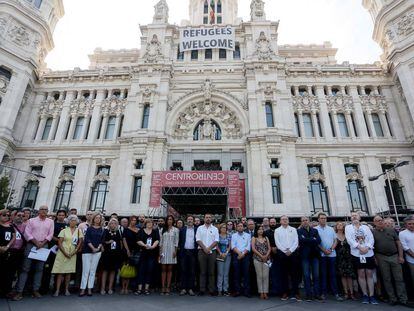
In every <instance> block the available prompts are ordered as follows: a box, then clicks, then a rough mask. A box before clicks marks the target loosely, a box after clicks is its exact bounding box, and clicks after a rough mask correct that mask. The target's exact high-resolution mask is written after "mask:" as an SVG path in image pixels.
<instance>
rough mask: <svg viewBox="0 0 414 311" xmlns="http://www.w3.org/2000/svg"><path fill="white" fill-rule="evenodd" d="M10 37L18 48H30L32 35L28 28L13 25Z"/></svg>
mask: <svg viewBox="0 0 414 311" xmlns="http://www.w3.org/2000/svg"><path fill="white" fill-rule="evenodd" d="M8 35H9V38H10V40H11V41H12V42H13V43H15V44H17V45H18V46H23V47H28V46H29V45H30V35H29V32H28V30H27V29H26V27H24V26H21V25H17V24H16V25H13V26H12V27H11V28H10V29H9V31H8Z"/></svg>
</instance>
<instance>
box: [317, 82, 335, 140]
mask: <svg viewBox="0 0 414 311" xmlns="http://www.w3.org/2000/svg"><path fill="white" fill-rule="evenodd" d="M316 95H317V96H318V100H319V106H320V108H319V111H320V114H319V118H320V121H321V128H322V133H323V136H324V137H325V138H326V140H332V138H333V136H332V131H331V121H330V120H329V111H328V106H327V105H326V97H325V94H324V92H323V87H321V86H318V87H317V88H316Z"/></svg>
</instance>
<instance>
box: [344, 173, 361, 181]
mask: <svg viewBox="0 0 414 311" xmlns="http://www.w3.org/2000/svg"><path fill="white" fill-rule="evenodd" d="M346 180H347V181H360V182H362V181H363V180H364V176H362V175H361V174H360V173H358V172H352V173H349V174H348V175H346Z"/></svg>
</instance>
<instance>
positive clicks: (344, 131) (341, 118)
mask: <svg viewBox="0 0 414 311" xmlns="http://www.w3.org/2000/svg"><path fill="white" fill-rule="evenodd" d="M337 118H338V125H339V132H340V133H341V137H349V130H348V126H347V124H346V118H345V115H344V114H343V113H338V114H337Z"/></svg>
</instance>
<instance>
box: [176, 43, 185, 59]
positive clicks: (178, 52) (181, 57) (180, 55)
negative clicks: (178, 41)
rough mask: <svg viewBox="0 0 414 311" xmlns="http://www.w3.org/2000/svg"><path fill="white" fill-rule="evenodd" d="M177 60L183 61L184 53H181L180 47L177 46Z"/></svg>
mask: <svg viewBox="0 0 414 311" xmlns="http://www.w3.org/2000/svg"><path fill="white" fill-rule="evenodd" d="M177 60H180V61H182V60H184V52H181V50H180V46H178V49H177Z"/></svg>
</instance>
